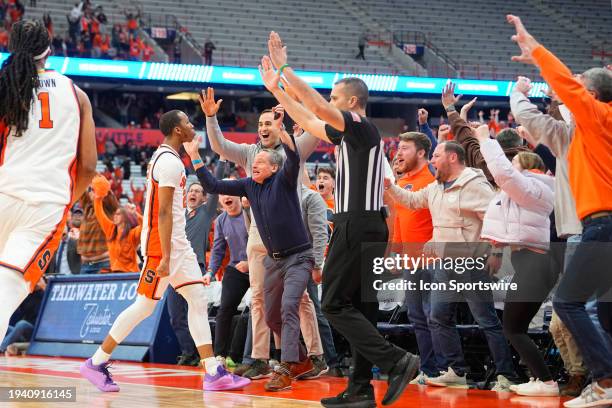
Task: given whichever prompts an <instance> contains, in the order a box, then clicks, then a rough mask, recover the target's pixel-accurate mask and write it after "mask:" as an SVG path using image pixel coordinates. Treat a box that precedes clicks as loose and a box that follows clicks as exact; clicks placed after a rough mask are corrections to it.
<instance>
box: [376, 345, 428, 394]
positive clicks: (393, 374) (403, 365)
mask: <svg viewBox="0 0 612 408" xmlns="http://www.w3.org/2000/svg"><path fill="white" fill-rule="evenodd" d="M420 363H421V360H420V359H419V356H416V355H414V354H411V353H406V354H405V355H404V357H402V359H401V360H400V361H398V362H397V363H396V364H395V365H394V366H393V368H392V369H391V371H389V374H388V375H389V379H388V380H387V384H389V387H388V388H387V393H386V394H385V397H384V398H383V400H382V403H383V405H390V404H393V403H394V402H395V400H397V399H398V398H399V397H400V395H402V392H403V391H404V389H405V388H406V385H408V382H410V380H412V379H413V378H414V377H415V376H416V374H417V372H418V370H419V365H420Z"/></svg>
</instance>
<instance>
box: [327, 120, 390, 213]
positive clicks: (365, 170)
mask: <svg viewBox="0 0 612 408" xmlns="http://www.w3.org/2000/svg"><path fill="white" fill-rule="evenodd" d="M342 116H343V117H344V132H340V131H338V130H336V129H334V128H333V127H331V126H330V125H326V127H325V129H326V132H327V137H328V138H329V140H330V141H331V142H332V143H333V144H335V145H337V146H338V158H337V163H338V164H337V166H338V167H337V174H336V191H335V200H336V202H335V205H336V211H335V212H336V214H338V213H346V212H354V211H380V209H381V208H382V207H383V190H384V177H385V166H384V163H385V161H386V159H385V157H384V144H383V141H382V139H381V137H380V134H379V133H378V129H377V128H376V126H374V124H372V123H371V122H370V121H369V120H368V119H367V118H365V117H363V116H360V115H358V114H356V113H354V112H344V111H343V112H342Z"/></svg>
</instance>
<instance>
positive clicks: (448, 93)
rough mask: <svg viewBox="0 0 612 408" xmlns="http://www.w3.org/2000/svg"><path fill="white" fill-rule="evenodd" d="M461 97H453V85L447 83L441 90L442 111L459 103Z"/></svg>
mask: <svg viewBox="0 0 612 408" xmlns="http://www.w3.org/2000/svg"><path fill="white" fill-rule="evenodd" d="M462 96H463V95H459V96H455V84H454V83H452V82H448V83H447V84H446V85H444V89H442V106H444V109H446V108H448V107H449V106H450V105H454V104H456V103H457V102H459V99H461V97H462Z"/></svg>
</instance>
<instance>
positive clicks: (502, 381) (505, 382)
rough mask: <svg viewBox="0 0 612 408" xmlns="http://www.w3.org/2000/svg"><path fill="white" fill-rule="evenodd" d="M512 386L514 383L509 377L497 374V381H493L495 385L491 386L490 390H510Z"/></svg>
mask: <svg viewBox="0 0 612 408" xmlns="http://www.w3.org/2000/svg"><path fill="white" fill-rule="evenodd" d="M512 386H516V384H514V383H513V382H511V381H510V380H509V379H507V378H506V377H504V376H503V375H501V374H500V375H498V376H497V382H496V383H495V386H493V388H491V391H495V392H512V390H511V388H512Z"/></svg>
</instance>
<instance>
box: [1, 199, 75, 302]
mask: <svg viewBox="0 0 612 408" xmlns="http://www.w3.org/2000/svg"><path fill="white" fill-rule="evenodd" d="M68 210H69V207H68V206H65V205H60V204H48V203H40V204H34V203H26V202H25V201H23V200H20V199H17V198H14V197H11V196H8V195H6V194H2V193H0V266H3V267H5V268H8V269H12V270H14V271H17V272H19V273H21V274H23V277H24V279H25V280H26V281H27V282H28V285H29V287H30V291H32V290H34V287H35V286H36V283H37V282H38V281H39V280H40V278H41V276H42V275H43V273H44V272H45V271H46V269H47V267H48V266H49V263H50V262H52V258H53V255H54V254H55V251H57V248H58V247H59V244H60V241H61V239H62V235H63V233H64V229H65V227H66V220H67V218H68Z"/></svg>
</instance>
